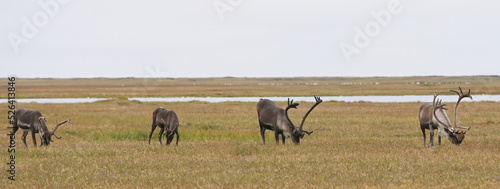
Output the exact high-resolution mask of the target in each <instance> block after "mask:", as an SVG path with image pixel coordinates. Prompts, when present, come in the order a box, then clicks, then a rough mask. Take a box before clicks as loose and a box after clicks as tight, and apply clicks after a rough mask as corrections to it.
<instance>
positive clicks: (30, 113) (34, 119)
mask: <svg viewBox="0 0 500 189" xmlns="http://www.w3.org/2000/svg"><path fill="white" fill-rule="evenodd" d="M14 115H15V118H14V125H13V131H12V133H14V134H15V133H16V132H17V130H18V129H19V128H21V129H22V130H23V136H22V138H21V139H22V140H23V142H24V145H25V146H26V147H28V145H27V144H26V136H27V135H28V132H31V136H32V137H33V144H34V145H35V146H37V144H36V137H35V133H38V134H39V135H40V140H41V144H40V146H44V145H45V146H48V145H49V144H50V142H54V141H53V140H52V135H54V137H56V138H57V139H61V137H59V136H57V135H56V134H55V132H56V130H57V128H59V126H61V125H62V124H65V123H70V122H71V119H68V120H66V121H63V122H61V123H59V122H58V121H57V120H56V127H55V128H54V129H52V130H51V131H49V130H48V128H47V125H46V123H47V120H46V119H45V117H43V115H42V113H40V112H39V111H36V110H30V109H26V108H19V109H17V110H16V111H15V113H14Z"/></svg>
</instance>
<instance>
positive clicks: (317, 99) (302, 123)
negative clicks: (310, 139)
mask: <svg viewBox="0 0 500 189" xmlns="http://www.w3.org/2000/svg"><path fill="white" fill-rule="evenodd" d="M314 99H315V100H316V103H314V105H313V106H312V107H311V109H309V111H307V113H306V115H305V116H304V118H302V122H301V123H300V126H299V128H300V130H301V131H303V130H302V126H304V122H305V121H306V118H307V116H308V115H309V113H311V111H312V110H313V109H314V108H315V107H316V106H317V105H318V104H320V103H321V102H323V100H321V98H320V97H316V95H314ZM304 132H305V133H307V134H308V135H310V134H311V133H312V131H311V132H307V131H304Z"/></svg>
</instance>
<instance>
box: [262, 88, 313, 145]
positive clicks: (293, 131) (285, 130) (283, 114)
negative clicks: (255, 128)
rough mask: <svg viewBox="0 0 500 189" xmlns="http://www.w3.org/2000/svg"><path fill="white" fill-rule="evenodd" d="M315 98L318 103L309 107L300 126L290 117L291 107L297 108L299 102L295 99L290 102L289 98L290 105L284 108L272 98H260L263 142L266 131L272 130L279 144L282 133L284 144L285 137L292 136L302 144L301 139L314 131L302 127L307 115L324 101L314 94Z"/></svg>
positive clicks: (264, 141)
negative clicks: (294, 101) (295, 101)
mask: <svg viewBox="0 0 500 189" xmlns="http://www.w3.org/2000/svg"><path fill="white" fill-rule="evenodd" d="M314 99H315V100H316V103H315V104H314V105H313V106H312V107H311V109H309V111H308V112H307V113H306V115H305V116H304V118H303V119H302V122H301V123H300V125H299V126H298V127H296V126H295V125H294V124H293V123H292V121H291V120H290V118H289V117H288V110H289V109H290V108H295V109H297V106H298V105H299V103H293V100H292V101H291V102H290V99H288V106H287V107H286V109H285V110H284V109H282V108H280V107H278V106H277V105H276V104H275V103H274V102H273V101H271V100H268V99H260V101H259V102H258V103H257V115H258V116H259V125H260V135H261V136H262V142H263V143H264V144H266V137H265V131H266V130H272V131H274V136H275V137H276V144H279V135H280V134H281V138H282V141H283V144H285V137H291V138H292V142H293V143H294V144H300V139H301V138H303V137H304V135H305V134H307V135H310V134H311V133H312V131H311V132H308V131H305V130H303V129H302V127H303V126H304V122H305V121H306V118H307V116H308V115H309V113H311V111H312V110H313V109H314V108H315V107H316V106H317V105H318V104H320V103H321V102H323V100H321V99H320V98H319V97H316V96H314Z"/></svg>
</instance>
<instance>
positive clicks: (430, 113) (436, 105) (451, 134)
mask: <svg viewBox="0 0 500 189" xmlns="http://www.w3.org/2000/svg"><path fill="white" fill-rule="evenodd" d="M459 89H460V92H458V91H455V90H450V91H451V92H454V93H457V94H458V101H457V104H456V105H455V120H454V121H455V124H454V125H452V124H451V122H450V119H449V118H448V116H447V115H446V111H445V110H448V109H447V108H445V107H444V106H446V104H442V103H441V102H442V100H439V99H437V97H438V96H439V94H437V95H436V94H434V99H433V101H432V103H424V104H422V106H421V107H420V110H419V118H420V129H422V134H423V135H424V146H425V145H426V138H425V130H426V129H427V130H430V135H431V139H430V140H431V141H430V145H429V146H433V145H434V141H433V137H434V130H435V129H437V130H438V140H439V145H441V136H444V137H446V138H448V140H450V141H451V143H453V144H455V145H460V144H461V143H462V141H463V140H464V138H465V133H466V131H459V130H457V129H456V128H461V129H467V130H469V129H470V127H463V126H458V125H457V108H458V105H459V104H460V101H461V100H462V99H463V98H470V99H471V100H472V96H471V95H470V89H469V92H468V93H467V94H464V93H463V91H462V88H460V87H459Z"/></svg>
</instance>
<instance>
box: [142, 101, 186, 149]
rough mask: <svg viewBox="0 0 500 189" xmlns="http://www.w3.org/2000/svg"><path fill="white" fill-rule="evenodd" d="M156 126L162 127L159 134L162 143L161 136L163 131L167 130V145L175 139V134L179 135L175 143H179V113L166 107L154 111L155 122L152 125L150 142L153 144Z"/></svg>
mask: <svg viewBox="0 0 500 189" xmlns="http://www.w3.org/2000/svg"><path fill="white" fill-rule="evenodd" d="M156 127H160V129H161V130H160V134H158V138H159V140H160V145H162V143H161V138H162V134H163V132H164V131H165V130H166V132H165V137H166V138H167V145H170V143H171V142H172V140H173V139H174V134H176V135H177V139H176V141H175V145H176V146H177V145H178V144H179V132H178V128H179V118H177V114H176V113H175V112H174V111H172V110H169V109H166V108H157V109H156V110H155V111H153V123H152V125H151V132H149V141H148V144H151V136H152V135H153V132H154V131H155V129H156Z"/></svg>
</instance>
